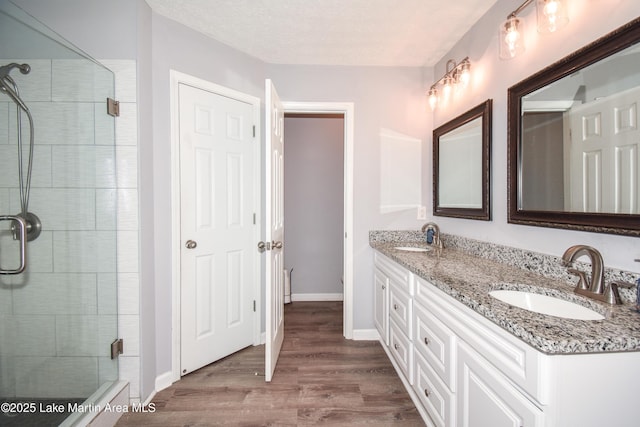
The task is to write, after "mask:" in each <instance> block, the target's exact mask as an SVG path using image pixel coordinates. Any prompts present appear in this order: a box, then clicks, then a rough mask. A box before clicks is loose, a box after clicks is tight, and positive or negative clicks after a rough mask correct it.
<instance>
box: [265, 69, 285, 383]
mask: <svg viewBox="0 0 640 427" xmlns="http://www.w3.org/2000/svg"><path fill="white" fill-rule="evenodd" d="M265 130H266V138H265V172H264V173H265V179H264V183H265V192H264V193H265V224H266V230H265V231H266V232H265V242H266V243H265V245H266V246H265V249H266V250H265V251H264V254H265V257H266V259H265V263H264V266H265V272H264V277H265V284H266V292H265V296H266V301H265V307H266V309H265V311H266V325H265V329H266V347H265V381H267V382H269V381H271V379H272V377H273V372H274V371H275V368H276V364H277V362H278V355H279V354H280V349H281V348H282V342H283V340H284V260H283V255H284V251H283V250H282V247H283V245H284V108H283V106H282V102H281V101H280V98H279V97H278V94H277V92H276V90H275V87H274V86H273V83H272V82H271V80H269V79H267V80H266V82H265Z"/></svg>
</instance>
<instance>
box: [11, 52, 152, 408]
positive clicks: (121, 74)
mask: <svg viewBox="0 0 640 427" xmlns="http://www.w3.org/2000/svg"><path fill="white" fill-rule="evenodd" d="M0 62H1V63H7V62H28V63H29V64H30V65H31V68H32V71H31V72H30V73H29V74H28V75H26V76H25V75H22V74H20V73H15V75H13V74H12V77H14V79H15V80H16V82H17V84H18V85H19V88H20V95H21V97H22V98H23V99H24V100H25V102H26V103H27V104H28V106H29V109H30V110H31V112H32V114H33V118H34V122H35V135H36V144H37V145H36V149H35V154H34V171H33V177H32V190H31V198H30V205H29V206H30V208H29V210H30V211H32V212H34V213H36V214H37V215H38V216H39V217H40V219H41V220H42V223H43V231H42V234H41V235H40V237H38V239H37V240H34V241H32V242H29V246H28V262H29V267H28V273H27V274H22V275H19V276H2V277H0V284H5V285H9V286H5V287H0V294H1V295H2V298H0V328H1V329H2V330H1V331H0V394H2V395H3V396H15V397H56V398H60V397H87V396H89V395H90V394H92V393H93V392H94V391H95V390H96V389H97V388H98V386H99V385H100V384H102V383H103V382H105V381H113V380H118V379H121V380H126V381H129V382H130V383H131V399H132V400H133V401H136V400H137V401H139V399H140V395H139V389H140V388H139V378H140V372H139V371H140V366H139V365H140V351H139V342H140V332H139V318H140V313H139V287H140V284H139V271H138V269H139V265H138V259H139V253H138V251H139V244H138V239H139V236H138V229H139V224H138V179H137V176H138V159H137V117H136V63H135V61H129V60H115V61H114V60H108V61H102V63H103V64H104V65H105V66H106V67H107V68H109V69H111V70H112V71H113V72H114V75H115V85H114V81H113V80H111V78H110V77H109V75H110V73H109V71H107V70H103V69H101V68H100V67H97V66H96V65H95V64H93V63H91V62H90V61H86V60H75V59H65V60H32V59H29V60H19V59H17V60H16V59H8V60H4V61H0ZM114 90H115V94H117V95H116V99H118V100H119V101H120V103H121V104H120V108H121V110H120V111H121V116H120V117H119V118H117V119H113V118H112V117H110V116H108V115H107V114H106V96H105V93H110V94H111V95H110V96H113V94H114ZM15 116H16V107H15V105H14V104H13V103H12V102H11V101H9V99H8V98H7V97H0V214H15V213H17V212H19V210H20V203H19V200H20V199H19V193H18V188H17V187H18V185H17V174H18V171H17V162H18V160H17V157H18V155H17V143H16V138H17V136H16V135H17V126H16V120H15ZM22 128H23V137H27V138H28V135H29V133H28V121H27V119H26V117H23V120H22ZM114 138H115V145H114ZM2 230H5V231H0V253H1V254H2V257H1V259H0V263H1V265H2V266H3V267H8V266H12V265H14V264H15V263H16V262H17V260H18V256H17V246H16V244H15V242H13V240H12V239H11V236H10V233H9V232H8V231H6V227H2ZM116 327H117V329H118V335H117V336H116V334H115V331H116ZM116 337H123V338H124V339H125V344H124V354H123V355H122V356H121V357H120V358H119V361H118V362H114V361H112V360H111V358H110V357H109V345H110V343H111V342H112V341H113V340H114V339H115V338H116ZM118 364H119V365H120V368H119V373H118Z"/></svg>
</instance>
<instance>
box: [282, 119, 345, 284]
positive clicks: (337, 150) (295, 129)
mask: <svg viewBox="0 0 640 427" xmlns="http://www.w3.org/2000/svg"><path fill="white" fill-rule="evenodd" d="M284 138H285V163H284V217H285V223H284V224H285V225H284V238H285V245H284V263H285V268H286V269H288V270H289V271H291V273H292V274H291V293H292V294H335V293H340V294H341V293H342V282H341V279H342V274H343V271H342V259H343V254H344V251H343V243H344V238H343V236H344V233H343V229H344V227H343V223H344V201H343V198H344V171H343V164H344V118H342V117H336V116H327V115H302V116H299V115H296V116H293V117H291V116H285V119H284ZM292 269H293V270H292Z"/></svg>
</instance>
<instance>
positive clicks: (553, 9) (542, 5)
mask: <svg viewBox="0 0 640 427" xmlns="http://www.w3.org/2000/svg"><path fill="white" fill-rule="evenodd" d="M564 3H566V1H562V0H536V10H537V16H538V32H539V33H553V32H555V31H556V30H559V29H560V28H562V27H564V26H565V25H567V23H568V22H569V17H568V16H567V8H566V5H565V4H564Z"/></svg>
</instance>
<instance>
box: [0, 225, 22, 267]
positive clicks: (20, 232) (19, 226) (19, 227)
mask: <svg viewBox="0 0 640 427" xmlns="http://www.w3.org/2000/svg"><path fill="white" fill-rule="evenodd" d="M0 221H13V224H12V227H15V226H16V224H17V227H18V233H19V234H18V235H19V236H20V266H19V267H18V268H17V269H15V270H3V269H2V268H0V274H20V273H22V272H23V271H24V270H25V268H27V221H25V219H24V218H22V217H21V216H18V215H0Z"/></svg>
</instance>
